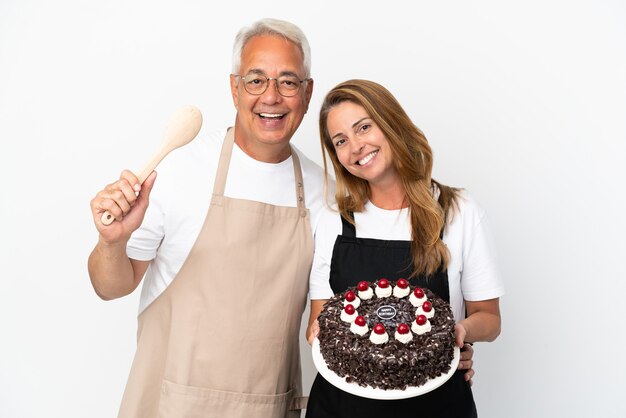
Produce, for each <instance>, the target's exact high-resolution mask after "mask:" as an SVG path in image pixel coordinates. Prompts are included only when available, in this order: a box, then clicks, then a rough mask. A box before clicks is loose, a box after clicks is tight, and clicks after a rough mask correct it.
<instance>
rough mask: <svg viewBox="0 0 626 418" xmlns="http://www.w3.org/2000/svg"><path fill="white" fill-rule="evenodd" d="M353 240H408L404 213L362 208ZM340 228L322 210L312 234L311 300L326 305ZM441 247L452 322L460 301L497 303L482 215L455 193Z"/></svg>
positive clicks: (499, 288) (335, 216) (498, 285)
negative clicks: (447, 255)
mask: <svg viewBox="0 0 626 418" xmlns="http://www.w3.org/2000/svg"><path fill="white" fill-rule="evenodd" d="M354 219H355V223H356V236H357V237H358V238H374V239H380V240H403V241H410V240H411V229H410V225H411V224H410V219H409V210H408V209H400V210H385V209H380V208H378V207H376V206H374V205H373V204H372V203H371V202H368V203H367V204H366V206H365V210H364V211H363V212H357V213H355V214H354ZM341 231H342V224H341V218H340V215H339V213H338V212H336V211H333V210H331V209H327V208H325V209H324V210H323V213H322V215H321V217H320V220H319V223H318V225H317V230H316V234H315V256H314V259H313V267H312V270H311V275H310V281H309V294H310V297H311V299H312V300H315V299H329V298H330V297H332V296H333V294H334V292H333V291H332V289H331V287H330V283H329V281H328V278H329V275H330V263H331V258H332V254H333V248H334V246H335V241H336V239H337V236H338V235H341ZM443 241H444V243H445V244H446V245H447V247H448V249H449V250H450V255H451V257H450V262H449V264H448V283H449V288H450V305H451V306H452V310H453V313H454V317H455V319H456V321H459V320H461V319H463V318H464V317H465V304H464V300H468V301H480V300H488V299H493V298H498V297H500V296H502V295H503V294H504V287H503V285H502V280H501V278H500V274H499V272H498V266H497V262H496V250H495V246H494V242H493V237H492V235H491V232H490V230H489V225H488V222H487V217H486V214H485V211H484V210H483V209H482V208H481V207H480V206H479V205H478V204H477V203H476V202H475V201H474V200H473V199H472V198H471V197H470V196H469V194H468V193H467V192H462V193H461V198H460V199H459V208H458V211H457V212H456V213H455V214H454V217H453V218H452V220H451V221H449V223H448V225H447V227H446V228H445V230H444V235H443Z"/></svg>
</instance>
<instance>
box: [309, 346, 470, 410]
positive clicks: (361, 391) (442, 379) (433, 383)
mask: <svg viewBox="0 0 626 418" xmlns="http://www.w3.org/2000/svg"><path fill="white" fill-rule="evenodd" d="M312 354H313V364H315V367H316V368H317V371H318V372H319V373H320V374H321V375H322V377H323V378H324V379H326V380H328V382H329V383H331V384H332V385H333V386H336V387H337V388H339V389H341V390H343V391H345V392H348V393H351V394H353V395H357V396H362V397H364V398H371V399H382V400H393V399H406V398H412V397H414V396H419V395H423V394H425V393H428V392H430V391H432V390H435V389H437V388H438V387H439V386H441V385H443V384H444V383H446V382H447V381H448V379H450V378H451V377H452V375H453V374H454V373H455V372H456V369H457V367H458V365H459V360H460V359H461V351H460V350H459V347H454V357H453V358H452V362H451V363H450V370H449V371H448V373H446V374H442V375H441V376H438V377H436V378H434V379H430V380H428V381H426V383H424V384H423V385H421V386H407V388H406V389H404V390H401V389H389V390H386V389H379V388H373V387H371V386H365V387H363V386H360V385H359V384H358V383H348V382H347V381H346V379H345V378H344V377H340V376H338V375H337V374H336V373H335V372H333V371H332V370H330V369H329V368H328V366H327V365H326V360H324V357H322V353H321V352H320V342H319V340H318V339H317V338H316V339H315V340H314V341H313V347H312Z"/></svg>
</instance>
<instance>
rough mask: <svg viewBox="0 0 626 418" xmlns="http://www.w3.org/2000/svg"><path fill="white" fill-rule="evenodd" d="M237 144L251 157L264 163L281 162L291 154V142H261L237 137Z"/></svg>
mask: <svg viewBox="0 0 626 418" xmlns="http://www.w3.org/2000/svg"><path fill="white" fill-rule="evenodd" d="M235 144H237V146H238V147H239V149H241V150H242V151H243V152H244V153H246V155H248V156H249V157H250V158H253V159H255V160H257V161H261V162H264V163H272V164H276V163H280V162H282V161H285V160H286V159H287V158H289V157H290V156H291V147H290V146H289V143H286V144H284V143H282V144H261V143H255V142H252V141H244V140H242V139H241V138H237V137H235Z"/></svg>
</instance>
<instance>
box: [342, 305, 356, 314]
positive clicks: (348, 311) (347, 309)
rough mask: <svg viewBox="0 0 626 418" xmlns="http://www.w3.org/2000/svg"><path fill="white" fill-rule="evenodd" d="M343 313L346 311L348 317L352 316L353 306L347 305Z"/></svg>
mask: <svg viewBox="0 0 626 418" xmlns="http://www.w3.org/2000/svg"><path fill="white" fill-rule="evenodd" d="M343 310H344V311H346V313H347V314H348V315H352V314H353V313H354V306H352V305H350V304H349V303H348V304H347V305H346V307H345V308H343Z"/></svg>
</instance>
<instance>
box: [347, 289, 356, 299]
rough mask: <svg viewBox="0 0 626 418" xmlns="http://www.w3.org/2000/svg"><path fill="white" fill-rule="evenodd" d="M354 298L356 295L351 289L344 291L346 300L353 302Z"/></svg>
mask: <svg viewBox="0 0 626 418" xmlns="http://www.w3.org/2000/svg"><path fill="white" fill-rule="evenodd" d="M355 298H356V296H355V295H354V292H353V291H352V290H348V291H347V292H346V300H347V301H348V302H354V299H355Z"/></svg>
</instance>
